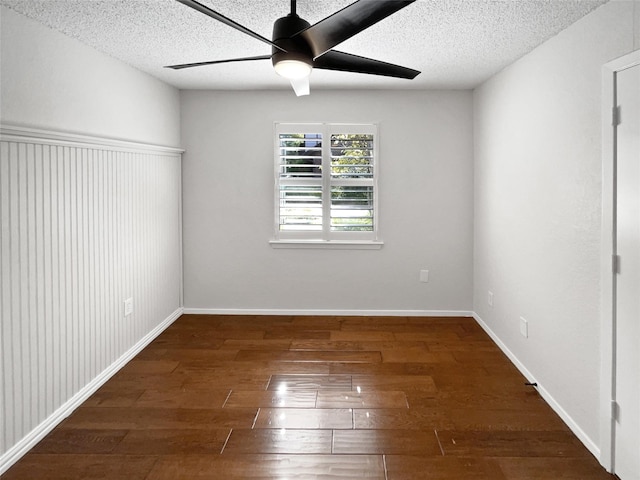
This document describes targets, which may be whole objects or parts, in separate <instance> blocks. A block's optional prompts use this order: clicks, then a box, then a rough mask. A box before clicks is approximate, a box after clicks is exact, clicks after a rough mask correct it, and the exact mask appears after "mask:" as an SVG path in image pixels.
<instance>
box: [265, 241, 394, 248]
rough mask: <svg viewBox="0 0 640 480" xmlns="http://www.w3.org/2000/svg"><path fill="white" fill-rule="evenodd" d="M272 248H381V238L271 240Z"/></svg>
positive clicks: (382, 243)
mask: <svg viewBox="0 0 640 480" xmlns="http://www.w3.org/2000/svg"><path fill="white" fill-rule="evenodd" d="M269 245H271V248H319V249H329V250H380V249H381V248H382V246H383V245H384V242H382V241H380V240H269Z"/></svg>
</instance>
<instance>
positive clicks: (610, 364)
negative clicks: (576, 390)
mask: <svg viewBox="0 0 640 480" xmlns="http://www.w3.org/2000/svg"><path fill="white" fill-rule="evenodd" d="M636 65H640V50H636V51H635V52H632V53H629V54H627V55H624V56H622V57H620V58H617V59H615V60H612V61H611V62H608V63H607V64H605V65H604V66H603V68H602V237H601V245H602V249H601V267H600V274H601V301H600V318H601V335H600V342H601V343H600V442H599V443H600V458H599V460H600V463H601V464H602V466H603V467H605V468H606V469H607V471H608V472H613V471H614V469H615V458H614V453H615V451H614V438H615V437H614V435H615V430H614V428H615V426H614V423H615V418H614V411H613V409H614V404H613V401H614V400H615V380H616V378H615V354H616V345H615V328H616V326H615V302H614V298H615V293H616V292H615V282H614V276H615V273H614V269H613V266H614V262H613V255H615V254H616V250H615V249H616V221H615V219H616V211H615V209H616V203H615V199H616V185H617V183H616V161H617V156H616V153H617V152H616V150H617V149H616V134H617V125H614V122H613V118H614V108H615V107H616V106H617V92H616V77H617V74H618V72H620V71H622V70H626V69H628V68H631V67H634V66H636Z"/></svg>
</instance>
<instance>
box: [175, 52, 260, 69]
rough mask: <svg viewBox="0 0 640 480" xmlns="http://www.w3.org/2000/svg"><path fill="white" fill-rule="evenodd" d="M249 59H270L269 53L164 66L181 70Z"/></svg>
mask: <svg viewBox="0 0 640 480" xmlns="http://www.w3.org/2000/svg"><path fill="white" fill-rule="evenodd" d="M251 60H271V55H260V56H259V57H242V58H229V59H226V60H213V61H211V62H198V63H183V64H181V65H166V66H165V67H164V68H173V69H174V70H181V69H183V68H191V67H202V66H203V65H215V64H217V63H231V62H248V61H251Z"/></svg>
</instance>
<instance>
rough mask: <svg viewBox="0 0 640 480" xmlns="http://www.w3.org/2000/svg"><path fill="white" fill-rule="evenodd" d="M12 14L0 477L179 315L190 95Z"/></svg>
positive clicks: (4, 163) (0, 184)
mask: <svg viewBox="0 0 640 480" xmlns="http://www.w3.org/2000/svg"><path fill="white" fill-rule="evenodd" d="M1 14H2V26H1V30H2V47H1V48H2V50H1V55H2V56H1V62H2V84H1V87H0V96H1V97H2V103H1V109H2V110H1V115H2V117H1V118H0V120H1V121H2V136H1V138H0V212H1V214H2V223H1V229H2V236H1V237H0V238H1V240H0V269H1V271H2V277H1V281H0V375H1V382H0V474H1V473H2V472H3V471H4V470H6V469H7V468H8V467H9V466H10V465H11V464H12V463H13V462H14V461H16V460H17V459H18V458H19V457H20V456H21V455H22V454H24V453H25V452H26V451H27V450H28V449H29V448H30V447H31V446H33V445H34V444H35V442H37V440H38V439H39V438H41V437H42V436H43V435H44V434H45V433H47V431H49V430H50V429H51V428H53V427H54V426H55V425H56V423H57V422H59V421H60V420H62V419H63V418H65V416H66V415H67V414H68V413H69V411H70V410H72V409H73V408H74V407H75V406H77V405H78V403H79V402H81V401H82V400H83V399H84V398H86V396H87V395H89V394H90V393H91V392H92V391H93V390H94V389H95V388H97V387H98V386H99V385H100V383H101V382H103V381H105V380H106V379H107V378H108V377H109V375H111V374H113V373H114V372H115V370H116V369H117V368H118V367H119V366H121V365H122V364H123V362H125V361H126V360H127V359H128V358H130V357H131V355H133V354H134V353H135V351H136V350H137V349H139V348H141V346H142V345H144V343H145V342H148V341H149V340H150V339H151V338H152V337H153V335H154V334H157V333H158V332H159V331H160V329H162V328H163V327H164V326H166V325H167V324H168V323H170V322H171V321H172V320H173V319H175V318H176V316H177V315H179V313H180V311H181V298H180V295H181V244H180V226H181V225H180V216H181V208H180V207H181V203H180V200H181V190H180V188H181V176H180V175H181V164H180V161H181V157H180V151H179V150H177V149H174V148H164V147H162V148H160V147H154V146H151V145H149V143H158V144H163V145H167V144H168V145H176V144H177V143H178V141H179V138H180V130H179V122H180V118H179V113H178V110H179V94H178V92H177V91H176V90H175V89H173V88H170V87H167V86H165V85H163V84H161V83H160V82H158V81H157V80H155V79H153V78H151V77H149V76H147V75H145V74H142V73H140V72H137V71H135V70H134V69H132V68H130V67H128V66H126V65H123V64H121V63H119V62H117V61H115V60H113V59H111V58H109V57H106V56H104V55H102V54H100V53H97V52H95V51H93V50H91V49H89V48H88V47H86V46H83V45H81V44H79V43H77V42H76V41H75V40H71V39H69V38H67V37H64V36H63V35H61V34H58V33H56V32H53V31H51V30H49V29H47V28H45V27H42V26H40V25H38V24H36V23H34V22H33V21H31V20H27V19H26V18H24V17H22V16H20V15H17V14H15V13H14V12H12V11H10V10H7V9H5V8H2V11H1ZM15 124H20V125H21V126H20V128H15ZM24 126H27V127H38V129H34V128H22V127H24ZM43 128H44V129H47V131H40V129H43ZM68 131H73V132H76V133H83V134H91V135H92V136H81V135H71V136H70V135H67V134H66V133H65V132H68ZM114 137H118V138H127V139H130V140H135V141H137V142H144V145H142V144H139V143H133V142H121V141H114V140H113V139H114ZM128 297H132V298H133V302H134V312H133V314H132V315H131V316H129V317H127V318H123V301H124V299H126V298H128Z"/></svg>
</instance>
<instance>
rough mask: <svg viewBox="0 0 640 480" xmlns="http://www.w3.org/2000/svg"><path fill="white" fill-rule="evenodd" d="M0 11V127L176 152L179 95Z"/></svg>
mask: <svg viewBox="0 0 640 480" xmlns="http://www.w3.org/2000/svg"><path fill="white" fill-rule="evenodd" d="M0 8H1V10H0V21H1V22H2V23H1V28H0V33H1V36H2V37H1V42H0V49H1V50H0V52H1V58H2V68H1V69H0V83H1V84H2V95H1V96H0V115H2V122H4V123H13V124H22V125H28V126H31V127H39V128H46V129H54V130H62V131H68V132H76V133H84V134H90V135H99V136H108V137H111V138H120V139H126V140H135V141H137V142H144V143H152V144H157V145H168V146H175V145H179V144H180V124H179V122H180V97H179V93H178V90H177V89H175V88H173V87H170V86H168V85H166V84H164V83H162V82H161V81H160V80H157V79H155V78H154V77H151V76H150V75H147V74H145V73H142V72H140V71H138V70H135V69H134V68H131V67H129V66H128V65H125V64H124V63H122V62H120V61H118V60H115V59H114V58H111V57H109V56H107V55H103V54H101V53H98V52H96V51H95V50H94V49H92V48H91V47H88V46H86V45H84V44H81V43H80V42H78V41H76V40H75V39H72V38H69V37H67V36H65V35H62V34H61V33H59V32H56V31H54V30H51V29H49V28H47V27H45V26H43V25H41V24H39V23H37V22H35V21H33V20H31V19H28V18H26V17H24V16H22V15H20V14H18V13H16V12H14V11H13V10H10V9H8V8H6V7H0Z"/></svg>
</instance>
